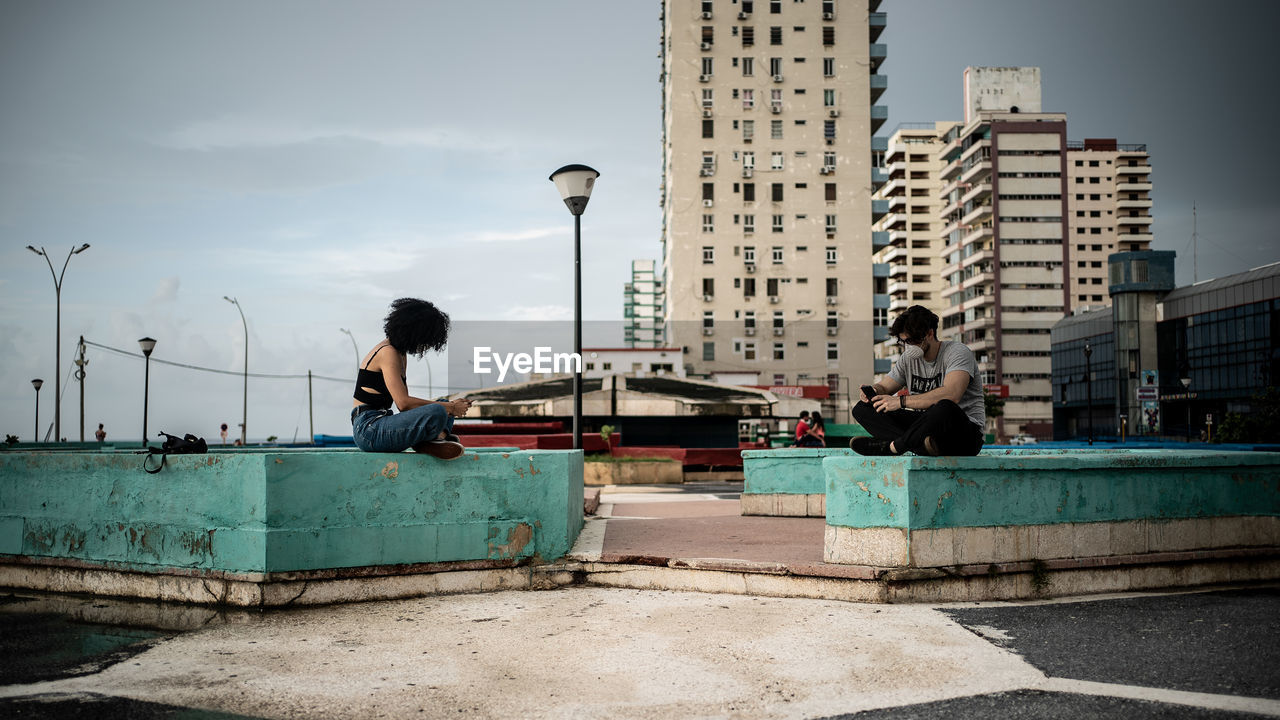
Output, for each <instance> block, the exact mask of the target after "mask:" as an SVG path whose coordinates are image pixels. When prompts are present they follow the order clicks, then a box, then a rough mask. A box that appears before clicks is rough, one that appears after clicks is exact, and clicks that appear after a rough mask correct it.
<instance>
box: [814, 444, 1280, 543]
mask: <svg viewBox="0 0 1280 720" xmlns="http://www.w3.org/2000/svg"><path fill="white" fill-rule="evenodd" d="M823 467H824V471H825V474H826V482H827V493H826V494H827V498H826V517H827V531H826V541H825V546H824V559H825V560H826V561H827V562H832V563H847V564H855V565H870V566H877V567H897V568H912V567H914V568H928V567H950V566H955V565H973V564H983V563H1009V562H1020V561H1037V560H1039V561H1043V560H1046V559H1050V558H1073V559H1081V558H1094V557H1107V556H1133V555H1142V554H1144V553H1162V552H1173V551H1197V550H1210V549H1221V548H1243V547H1277V546H1280V454H1274V453H1256V452H1222V453H1200V452H1176V451H1057V452H1049V453H1044V452H1037V451H1034V450H1030V451H1023V452H1021V453H1015V452H1009V451H996V453H993V454H991V455H986V454H984V455H979V456H977V457H967V458H926V457H914V456H912V457H896V458H863V457H829V458H825V459H824V460H823Z"/></svg>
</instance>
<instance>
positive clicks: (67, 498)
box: [0, 450, 582, 575]
mask: <svg viewBox="0 0 1280 720" xmlns="http://www.w3.org/2000/svg"><path fill="white" fill-rule="evenodd" d="M141 465H142V456H140V455H137V454H130V453H65V452H60V453H41V452H6V453H0V555H3V556H16V557H11V558H9V560H10V561H13V560H19V561H21V560H23V559H30V560H32V561H40V560H41V559H64V560H74V561H82V562H84V563H87V564H90V565H103V566H108V567H113V568H117V569H128V570H139V571H145V572H163V571H166V570H183V571H196V572H222V573H232V574H238V575H246V574H247V575H258V574H270V573H280V572H290V571H308V570H323V569H332V568H358V567H368V566H384V565H402V564H424V563H444V562H451V561H464V560H506V561H518V560H523V559H526V558H531V557H534V556H537V557H538V558H541V559H542V560H548V561H549V560H553V559H556V558H559V557H561V556H563V555H565V554H566V553H567V552H568V551H569V549H570V548H571V547H572V544H573V541H574V540H575V539H576V537H577V534H578V532H579V530H581V528H582V454H581V453H580V452H574V451H539V450H525V451H519V452H481V453H468V454H467V455H465V456H463V457H462V458H460V459H458V460H454V461H451V462H443V461H440V460H437V459H435V458H432V457H430V456H426V455H417V454H414V453H399V454H376V453H362V452H358V451H346V450H300V451H273V452H243V451H242V452H234V453H211V454H208V455H187V456H172V457H170V458H169V459H168V464H167V467H166V468H165V469H164V470H163V471H162V472H160V473H159V474H156V475H148V474H146V473H144V472H143V471H142V468H141Z"/></svg>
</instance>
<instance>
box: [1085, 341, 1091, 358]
mask: <svg viewBox="0 0 1280 720" xmlns="http://www.w3.org/2000/svg"><path fill="white" fill-rule="evenodd" d="M1092 354H1093V346H1092V345H1090V344H1089V343H1085V344H1084V356H1085V357H1089V356H1090V355H1092Z"/></svg>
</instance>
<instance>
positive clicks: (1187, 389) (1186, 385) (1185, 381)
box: [1179, 373, 1191, 442]
mask: <svg viewBox="0 0 1280 720" xmlns="http://www.w3.org/2000/svg"><path fill="white" fill-rule="evenodd" d="M1179 381H1181V382H1182V392H1183V394H1184V395H1186V396H1187V442H1191V377H1190V373H1187V374H1186V375H1184V376H1182V377H1181V378H1179Z"/></svg>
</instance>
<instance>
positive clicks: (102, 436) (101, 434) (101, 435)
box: [93, 423, 107, 442]
mask: <svg viewBox="0 0 1280 720" xmlns="http://www.w3.org/2000/svg"><path fill="white" fill-rule="evenodd" d="M93 436H94V437H95V438H97V439H98V442H102V441H103V440H106V439H107V431H106V430H105V429H103V427H102V423H98V429H97V430H95V431H94V433H93Z"/></svg>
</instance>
